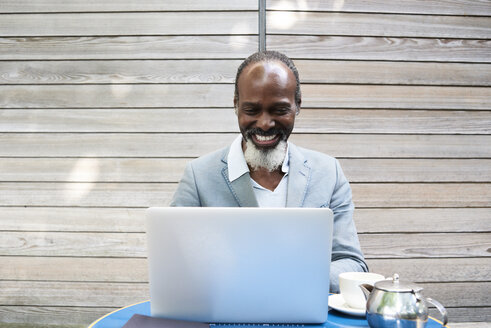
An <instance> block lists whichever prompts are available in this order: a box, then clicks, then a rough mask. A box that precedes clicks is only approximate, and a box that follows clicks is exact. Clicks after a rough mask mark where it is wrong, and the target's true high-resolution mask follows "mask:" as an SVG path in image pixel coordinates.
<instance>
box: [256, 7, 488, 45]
mask: <svg viewBox="0 0 491 328" xmlns="http://www.w3.org/2000/svg"><path fill="white" fill-rule="evenodd" d="M266 20H267V33H268V34H289V35H291V34H293V35H312V34H314V35H350V36H362V35H363V36H385V37H427V38H457V39H464V38H469V39H489V38H490V37H491V28H490V26H491V25H490V23H491V19H490V18H489V17H471V16H429V15H401V14H397V15H391V14H384V15H377V14H364V13H363V14H358V13H349V14H347V13H332V12H304V11H300V12H298V11H270V12H268V13H267V15H266Z"/></svg>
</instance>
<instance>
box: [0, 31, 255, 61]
mask: <svg viewBox="0 0 491 328" xmlns="http://www.w3.org/2000/svg"><path fill="white" fill-rule="evenodd" d="M255 51H257V36H246V35H227V36H120V37H117V36H113V37H88V36H87V37H38V38H34V37H27V38H22V37H19V38H0V60H44V59H47V60H53V59H212V58H221V59H243V58H245V57H247V56H249V55H250V54H251V53H253V52H255Z"/></svg>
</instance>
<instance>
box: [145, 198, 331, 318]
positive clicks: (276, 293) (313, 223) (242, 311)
mask: <svg viewBox="0 0 491 328" xmlns="http://www.w3.org/2000/svg"><path fill="white" fill-rule="evenodd" d="M146 225H147V246H148V264H149V281H150V307H151V314H152V316H154V317H164V318H169V319H178V320H189V321H199V322H207V323H322V322H325V321H326V320H327V312H328V296H329V267H330V263H331V249H332V229H333V214H332V211H331V210H330V209H327V208H259V207H257V208H239V207H227V208H220V207H193V208H190V207H153V208H149V209H148V210H147V211H146Z"/></svg>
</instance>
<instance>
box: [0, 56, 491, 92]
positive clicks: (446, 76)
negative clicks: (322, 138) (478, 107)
mask: <svg viewBox="0 0 491 328" xmlns="http://www.w3.org/2000/svg"><path fill="white" fill-rule="evenodd" d="M2 65H6V63H0V68H1V67H2ZM295 65H296V66H297V69H298V71H299V74H300V79H301V81H302V83H354V84H404V85H411V84H424V85H475V86H488V85H490V84H491V82H490V81H491V66H490V65H489V64H475V63H436V62H433V63H432V62H390V61H387V62H384V61H356V60H352V61H351V60H350V61H342V60H303V59H299V60H295ZM7 67H9V66H7ZM10 70H11V71H13V73H11V75H15V76H19V75H21V76H22V73H20V72H18V71H20V69H14V68H10ZM0 78H1V77H0ZM26 79H28V77H26Z"/></svg>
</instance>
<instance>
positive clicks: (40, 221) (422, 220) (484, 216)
mask: <svg viewBox="0 0 491 328" xmlns="http://www.w3.org/2000/svg"><path fill="white" fill-rule="evenodd" d="M144 212H145V209H144V208H124V209H123V208H90V207H89V208H84V207H24V206H22V207H3V208H2V209H1V210H0V231H53V232H57V231H58V232H60V231H66V232H76V231H78V232H144V231H145V220H144V218H145V213H144ZM489 215H490V210H489V208H356V209H355V212H354V220H355V222H356V227H357V230H358V233H393V232H398V233H403V232H415V233H417V232H421V229H422V227H424V231H425V232H447V233H452V232H491V222H490V221H489ZM430 222H431V224H429V223H430Z"/></svg>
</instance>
